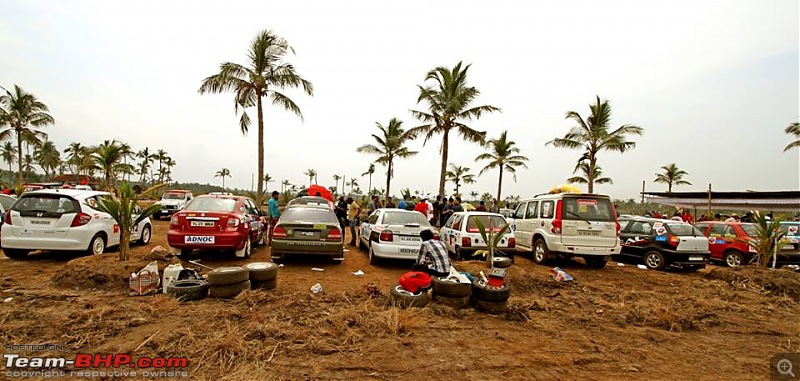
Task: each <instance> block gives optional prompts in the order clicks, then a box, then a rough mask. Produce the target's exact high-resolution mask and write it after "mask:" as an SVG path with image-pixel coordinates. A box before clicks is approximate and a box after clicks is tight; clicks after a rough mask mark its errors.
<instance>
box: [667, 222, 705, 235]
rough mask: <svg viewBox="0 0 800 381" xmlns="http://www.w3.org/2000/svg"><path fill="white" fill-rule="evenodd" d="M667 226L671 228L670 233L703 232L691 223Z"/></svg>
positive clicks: (687, 233) (700, 233) (690, 233)
mask: <svg viewBox="0 0 800 381" xmlns="http://www.w3.org/2000/svg"><path fill="white" fill-rule="evenodd" d="M666 225H667V228H669V231H670V233H672V234H673V235H677V236H688V235H694V236H702V235H703V232H701V231H699V230H697V228H695V227H694V226H692V225H689V224H666Z"/></svg>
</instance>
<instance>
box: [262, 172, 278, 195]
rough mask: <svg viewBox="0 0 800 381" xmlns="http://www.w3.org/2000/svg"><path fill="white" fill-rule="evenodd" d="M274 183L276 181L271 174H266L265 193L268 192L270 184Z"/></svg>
mask: <svg viewBox="0 0 800 381" xmlns="http://www.w3.org/2000/svg"><path fill="white" fill-rule="evenodd" d="M274 182H275V179H273V178H272V176H270V175H269V173H265V174H264V191H265V192H266V191H267V188H269V183H274Z"/></svg>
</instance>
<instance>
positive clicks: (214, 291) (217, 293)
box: [209, 280, 251, 299]
mask: <svg viewBox="0 0 800 381" xmlns="http://www.w3.org/2000/svg"><path fill="white" fill-rule="evenodd" d="M250 287H251V286H250V281H249V280H246V281H244V282H239V283H234V284H225V285H216V286H214V285H212V286H211V287H210V291H211V292H210V294H209V295H211V297H212V298H221V299H226V298H233V297H234V296H236V295H239V294H240V293H241V292H242V291H244V290H249V289H250Z"/></svg>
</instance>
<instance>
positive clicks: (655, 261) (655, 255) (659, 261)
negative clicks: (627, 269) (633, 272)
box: [643, 250, 667, 270]
mask: <svg viewBox="0 0 800 381" xmlns="http://www.w3.org/2000/svg"><path fill="white" fill-rule="evenodd" d="M643 260H644V265H645V266H647V268H648V269H651V270H663V269H664V268H665V267H666V266H667V263H666V259H664V254H661V253H660V252H658V251H656V250H650V251H648V252H646V253H644V259H643Z"/></svg>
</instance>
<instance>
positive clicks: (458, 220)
mask: <svg viewBox="0 0 800 381" xmlns="http://www.w3.org/2000/svg"><path fill="white" fill-rule="evenodd" d="M463 221H464V213H457V214H454V215H453V229H452V231H451V233H450V243H451V245H453V252H455V251H456V248H457V247H458V246H461V228H462V226H463V225H464V224H463V223H462V222H463Z"/></svg>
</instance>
